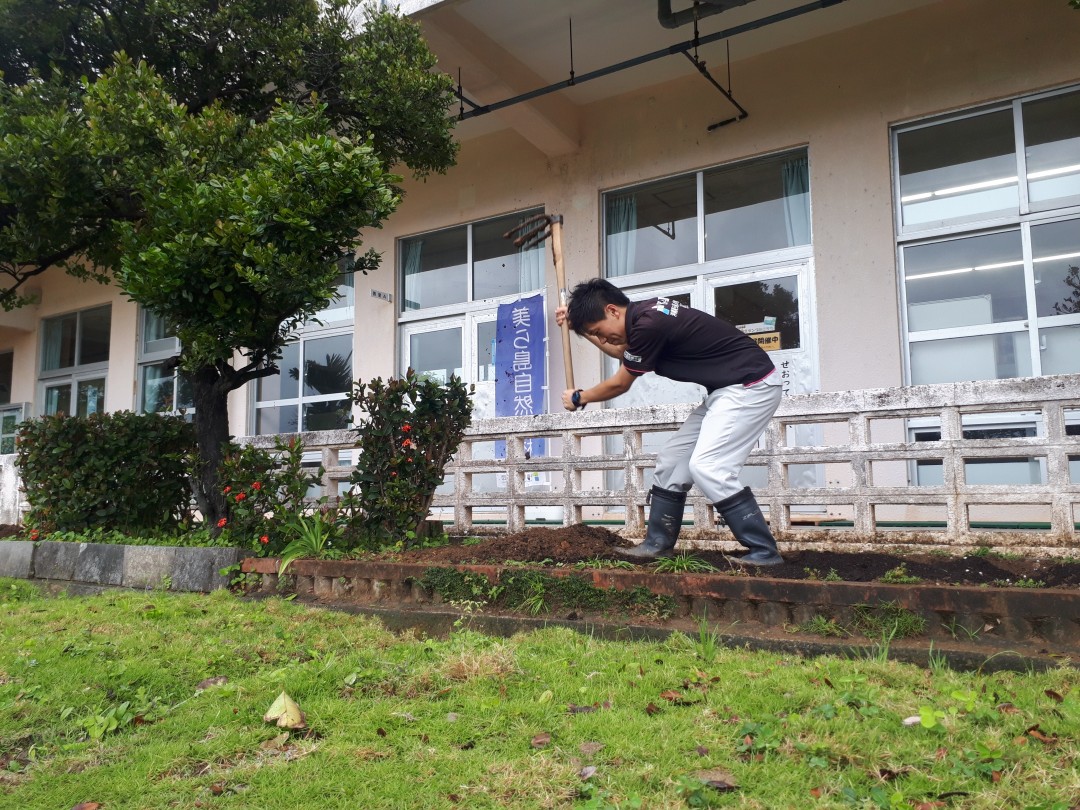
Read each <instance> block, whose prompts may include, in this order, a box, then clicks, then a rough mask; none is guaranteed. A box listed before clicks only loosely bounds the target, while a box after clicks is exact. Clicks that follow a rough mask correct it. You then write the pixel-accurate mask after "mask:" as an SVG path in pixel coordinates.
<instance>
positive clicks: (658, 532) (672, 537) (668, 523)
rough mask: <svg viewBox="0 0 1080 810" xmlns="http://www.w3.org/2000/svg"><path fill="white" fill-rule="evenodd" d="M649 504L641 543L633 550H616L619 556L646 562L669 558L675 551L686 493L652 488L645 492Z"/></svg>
mask: <svg viewBox="0 0 1080 810" xmlns="http://www.w3.org/2000/svg"><path fill="white" fill-rule="evenodd" d="M649 503H650V506H649V527H648V530H647V531H646V532H645V540H644V541H643V542H642V543H639V544H638V545H636V546H634V547H633V548H620V549H616V552H617V553H618V554H619V556H621V557H626V558H628V559H631V560H634V561H636V562H648V561H649V560H655V559H656V558H657V557H668V556H670V555H671V550H672V549H673V548H675V541H676V540H678V539H679V530H680V529H682V517H683V508H684V507H685V506H686V493H685V492H672V491H671V490H670V489H660V487H656V486H654V487H653V488H652V489H651V490H649Z"/></svg>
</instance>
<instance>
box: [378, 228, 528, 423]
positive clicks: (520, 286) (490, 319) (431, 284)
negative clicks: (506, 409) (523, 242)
mask: <svg viewBox="0 0 1080 810" xmlns="http://www.w3.org/2000/svg"><path fill="white" fill-rule="evenodd" d="M542 212H543V209H542V208H534V209H530V210H528V211H522V212H519V213H514V214H508V215H505V216H501V217H496V218H494V219H488V220H483V221H480V222H473V223H469V224H467V225H459V226H456V227H453V228H446V229H444V230H440V231H433V232H431V233H426V234H421V235H419V236H414V237H410V238H408V239H402V240H400V241H399V243H398V276H399V279H400V287H399V293H398V294H399V300H400V301H401V313H400V320H399V322H400V324H401V370H402V371H404V370H405V369H406V368H410V367H411V368H412V369H414V370H415V371H417V372H418V373H421V374H428V375H429V376H431V377H433V378H435V379H438V380H446V379H448V378H449V377H450V375H455V376H457V377H459V378H460V379H462V380H464V381H465V382H468V383H475V384H476V393H475V395H474V397H473V402H474V406H475V412H476V414H477V416H494V415H495V411H494V401H495V393H494V390H495V366H494V362H495V360H494V348H493V347H494V344H495V317H496V312H497V310H498V305H499V304H500V303H503V302H505V301H508V300H513V299H514V298H516V297H518V296H520V295H524V294H529V293H535V292H536V291H537V290H540V289H542V288H543V287H544V249H545V247H546V244H547V243H546V242H545V243H544V244H540V245H534V246H532V247H530V248H527V249H521V248H516V247H514V244H513V241H512V240H511V239H507V238H505V237H504V236H503V234H505V233H507V232H509V231H512V230H514V229H515V228H517V227H518V226H519V225H520V224H521V223H522V222H524V221H525V220H526V219H528V218H529V217H532V216H535V215H537V214H540V213H542Z"/></svg>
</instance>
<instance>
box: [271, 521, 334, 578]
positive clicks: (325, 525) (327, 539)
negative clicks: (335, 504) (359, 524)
mask: <svg viewBox="0 0 1080 810" xmlns="http://www.w3.org/2000/svg"><path fill="white" fill-rule="evenodd" d="M341 531H342V527H341V526H340V525H339V524H338V523H337V521H336V520H335V516H334V513H333V512H330V511H324V510H321V509H320V510H316V511H314V512H312V513H311V514H310V515H297V516H296V517H294V518H293V519H292V520H291V521H290V522H289V531H288V533H289V534H290V535H292V536H293V540H292V541H290V542H289V544H288V545H287V546H286V547H285V550H284V551H283V552H281V563H280V564H279V565H278V575H279V576H280V575H281V574H284V573H285V569H287V568H288V567H289V566H290V565H291V564H292V563H293V561H294V560H298V559H300V558H301V557H313V558H314V559H317V560H321V559H329V558H330V557H332V556H334V555H337V554H340V550H339V549H334V547H333V543H334V540H335V539H337V538H338V537H340V536H341Z"/></svg>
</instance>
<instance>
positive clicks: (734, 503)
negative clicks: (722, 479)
mask: <svg viewBox="0 0 1080 810" xmlns="http://www.w3.org/2000/svg"><path fill="white" fill-rule="evenodd" d="M714 506H715V507H716V511H717V512H719V513H720V518H721V520H723V521H724V523H726V524H727V527H728V528H729V529H731V533H732V534H733V535H735V539H736V540H738V541H739V542H740V543H742V544H743V545H744V546H746V547H747V548H748V549H750V551H749V553H747V554H744V555H743V556H741V557H728V559H729V560H731V562H734V563H738V564H739V565H780V563H782V562H783V561H784V558H783V557H781V556H780V551H779V550H778V549H777V548H776V539H775V538H774V537H773V536H772V532H771V531H769V524H768V523H766V522H765V516H764V515H763V514H761V507H759V506H758V502H757V500H756V499H755V498H754V493H753V492H751V491H750V487H743V490H742V492H736V493H735V494H734V495H732V496H731V497H730V498H724V500H722V501H719V502H718V503H716V504H714Z"/></svg>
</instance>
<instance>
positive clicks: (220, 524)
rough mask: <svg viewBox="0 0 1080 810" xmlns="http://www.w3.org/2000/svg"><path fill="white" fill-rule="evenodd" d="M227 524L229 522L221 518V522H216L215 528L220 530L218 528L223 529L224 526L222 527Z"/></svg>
mask: <svg viewBox="0 0 1080 810" xmlns="http://www.w3.org/2000/svg"><path fill="white" fill-rule="evenodd" d="M228 522H229V521H227V520H226V519H225V518H222V519H221V520H219V521H218V522H217V527H218V528H219V529H220V528H222V527H223V526H224V525H225V524H226V523H228Z"/></svg>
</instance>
